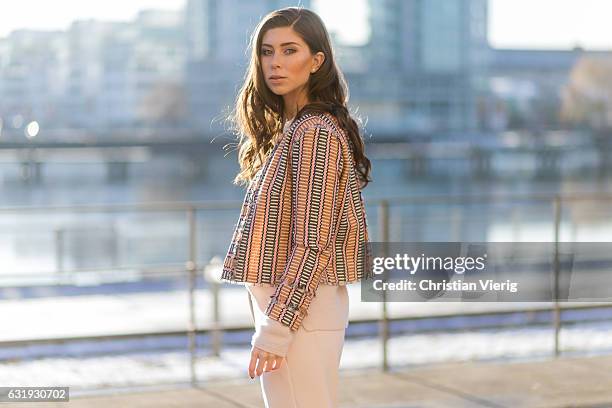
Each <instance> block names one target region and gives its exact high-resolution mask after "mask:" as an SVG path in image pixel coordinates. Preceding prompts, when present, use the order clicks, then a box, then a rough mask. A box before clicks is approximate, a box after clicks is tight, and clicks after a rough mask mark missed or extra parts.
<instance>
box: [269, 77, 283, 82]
mask: <svg viewBox="0 0 612 408" xmlns="http://www.w3.org/2000/svg"><path fill="white" fill-rule="evenodd" d="M285 79H286V78H284V77H282V78H270V82H272V83H278V82H282V81H284V80H285Z"/></svg>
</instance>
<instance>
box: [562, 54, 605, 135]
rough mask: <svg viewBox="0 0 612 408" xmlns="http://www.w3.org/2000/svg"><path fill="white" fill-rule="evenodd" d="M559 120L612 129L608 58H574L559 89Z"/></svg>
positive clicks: (598, 128)
mask: <svg viewBox="0 0 612 408" xmlns="http://www.w3.org/2000/svg"><path fill="white" fill-rule="evenodd" d="M561 119H562V120H563V121H564V122H571V123H581V124H586V125H588V126H590V127H592V128H593V129H595V130H609V129H612V57H608V56H586V57H582V58H580V59H579V60H578V62H577V63H576V64H575V65H574V67H573V68H572V71H571V73H570V80H569V83H568V84H567V85H566V86H565V87H564V89H563V91H562V107H561Z"/></svg>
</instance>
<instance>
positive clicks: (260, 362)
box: [257, 351, 269, 375]
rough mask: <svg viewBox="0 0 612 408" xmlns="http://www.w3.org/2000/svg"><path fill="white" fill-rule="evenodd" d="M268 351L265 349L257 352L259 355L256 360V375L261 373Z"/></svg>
mask: <svg viewBox="0 0 612 408" xmlns="http://www.w3.org/2000/svg"><path fill="white" fill-rule="evenodd" d="M268 357H269V355H268V352H267V351H260V352H259V356H258V360H257V375H261V374H262V373H263V371H264V366H265V365H266V362H267V360H268Z"/></svg>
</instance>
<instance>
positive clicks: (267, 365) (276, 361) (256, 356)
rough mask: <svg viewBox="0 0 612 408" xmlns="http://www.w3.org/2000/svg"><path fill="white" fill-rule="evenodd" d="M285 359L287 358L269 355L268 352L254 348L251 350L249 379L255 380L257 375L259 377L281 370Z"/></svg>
mask: <svg viewBox="0 0 612 408" xmlns="http://www.w3.org/2000/svg"><path fill="white" fill-rule="evenodd" d="M284 359H285V358H284V357H282V356H279V355H277V354H274V353H268V352H267V351H264V350H262V349H260V348H258V347H255V346H253V348H252V349H251V362H250V363H249V377H251V378H255V374H257V375H258V376H259V375H261V374H263V373H264V372H268V371H274V370H277V369H279V368H280V366H281V364H282V363H283V360H284ZM256 368H257V369H256ZM255 371H257V372H255Z"/></svg>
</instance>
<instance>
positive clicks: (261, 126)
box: [222, 7, 371, 408]
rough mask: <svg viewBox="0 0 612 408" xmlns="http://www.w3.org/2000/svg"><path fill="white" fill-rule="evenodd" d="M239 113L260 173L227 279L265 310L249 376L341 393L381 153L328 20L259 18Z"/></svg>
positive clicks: (254, 174)
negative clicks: (351, 291) (373, 154)
mask: <svg viewBox="0 0 612 408" xmlns="http://www.w3.org/2000/svg"><path fill="white" fill-rule="evenodd" d="M251 46H252V54H251V61H250V65H249V68H248V71H247V75H246V77H245V83H244V84H243V86H242V88H241V90H240V93H239V96H238V98H237V103H236V107H235V112H234V115H233V116H232V120H233V121H234V123H235V126H236V131H237V133H239V134H240V141H239V155H238V156H239V162H240V168H241V171H240V173H239V174H238V175H237V176H236V178H235V180H234V183H235V184H240V183H245V184H248V189H247V192H246V195H245V199H244V203H243V205H242V210H241V212H240V218H239V220H238V223H237V224H236V229H235V231H234V234H233V236H232V241H231V243H230V246H229V250H228V253H227V256H226V258H225V261H224V267H223V275H222V279H223V280H225V281H228V282H232V283H244V284H245V286H246V288H247V291H248V296H249V301H250V302H251V312H252V316H253V319H254V322H255V334H254V335H253V337H252V340H251V344H252V346H253V347H252V350H251V359H250V363H249V368H248V372H249V376H250V377H251V378H254V376H255V375H257V376H261V387H262V394H263V397H264V400H265V402H266V406H267V407H273V408H275V407H282V408H287V407H298V406H299V407H333V406H336V405H337V382H338V368H339V365H340V356H341V353H342V347H343V345H344V334H345V329H346V327H347V325H348V293H347V289H346V284H348V283H353V282H357V281H360V280H361V279H364V278H367V277H369V276H371V262H370V260H369V256H371V250H370V246H369V241H368V229H367V221H366V214H365V211H364V203H363V198H362V195H361V191H360V190H361V189H362V188H363V187H365V186H366V185H367V183H368V182H370V181H371V180H370V179H369V172H370V161H369V160H368V159H367V157H366V156H365V155H364V143H363V140H362V138H361V136H360V134H359V130H358V127H357V124H356V122H355V121H354V120H353V119H352V118H351V117H350V115H349V113H348V110H347V107H346V102H347V97H346V93H347V91H346V89H345V88H346V83H345V81H344V79H343V77H342V74H341V72H340V71H339V69H338V68H337V66H336V63H335V61H334V56H333V52H332V47H331V44H330V39H329V35H328V33H327V30H326V28H325V26H324V24H323V22H322V21H321V19H320V18H319V16H317V15H316V14H315V13H314V12H312V11H310V10H308V9H305V8H296V7H289V8H284V9H280V10H276V11H274V12H271V13H270V14H268V15H267V16H266V17H265V18H264V19H263V20H262V21H261V22H260V23H259V25H258V26H257V28H256V29H255V31H254V33H253V36H252V39H251Z"/></svg>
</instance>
